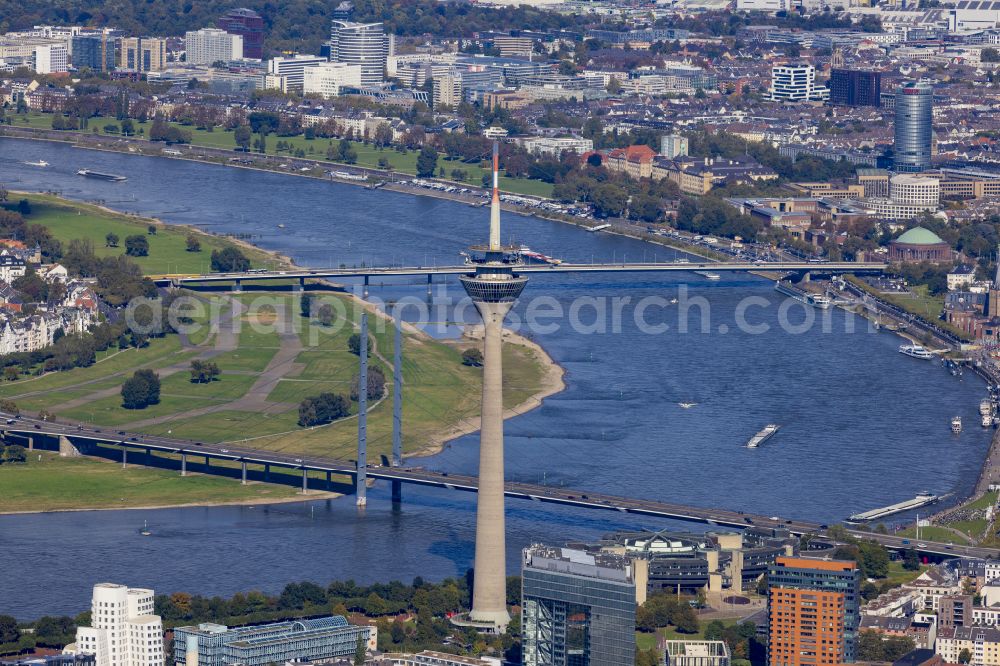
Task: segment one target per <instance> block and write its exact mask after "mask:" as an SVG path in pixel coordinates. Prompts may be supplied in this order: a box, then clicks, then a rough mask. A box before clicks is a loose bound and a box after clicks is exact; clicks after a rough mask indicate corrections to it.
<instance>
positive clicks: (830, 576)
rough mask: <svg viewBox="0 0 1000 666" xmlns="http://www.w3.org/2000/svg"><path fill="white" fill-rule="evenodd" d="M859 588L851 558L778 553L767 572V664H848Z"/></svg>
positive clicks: (852, 649)
mask: <svg viewBox="0 0 1000 666" xmlns="http://www.w3.org/2000/svg"><path fill="white" fill-rule="evenodd" d="M860 587H861V572H860V571H859V570H858V566H857V563H855V562H846V561H841V560H820V559H814V558H808V557H778V558H777V559H776V560H775V563H774V565H773V566H772V567H771V568H770V569H769V570H768V574H767V618H768V644H767V651H768V656H767V658H768V665H769V666H837V665H838V664H845V663H852V662H853V661H854V652H855V642H856V639H857V631H858V625H859V623H860V610H859V604H860V599H861V591H860Z"/></svg>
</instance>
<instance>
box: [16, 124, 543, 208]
mask: <svg viewBox="0 0 1000 666" xmlns="http://www.w3.org/2000/svg"><path fill="white" fill-rule="evenodd" d="M114 122H115V121H114V119H113V118H92V119H91V120H90V127H89V128H88V131H92V130H93V128H94V127H97V128H98V129H99V130H100V131H101V133H102V134H104V126H105V125H107V124H108V123H114ZM171 124H172V125H174V126H176V127H180V128H181V129H184V130H187V131H190V132H191V142H192V144H193V145H196V146H207V147H209V148H221V149H224V150H233V149H235V148H236V141H235V140H234V139H233V132H232V131H231V130H225V129H223V128H221V127H217V128H215V129H214V131H212V132H209V131H208V130H202V129H197V128H196V127H192V126H183V125H180V124H178V123H171ZM14 125H15V126H17V125H20V126H22V127H34V128H36V129H51V128H52V114H49V113H37V112H32V113H29V114H28V115H26V116H24V115H22V116H15V117H14ZM135 125H136V128H137V131H138V129H139V128H141V129H143V130H144V131H145V132H148V131H149V128H150V126H151V125H152V123H151V122H146V123H135ZM68 133H69V132H67V134H68ZM108 136H112V137H114V136H117V135H115V134H111V135H108ZM140 138H141V137H140ZM254 138H256V136H255V137H254ZM278 141H283V142H286V143H288V144H290V146H291V150H292V152H294V151H296V150H298V149H302V150H303V151H305V154H306V158H308V159H317V160H323V161H326V151H327V148H328V147H329V146H330V145H331V143H332V144H333V145H334V146H335V147H336V145H337V144H338V143H339V140H338V139H318V138H317V139H306V138H305V137H304V136H293V137H279V136H275V135H273V134H272V135H270V136H268V137H267V142H266V143H267V145H266V153H267V154H268V155H287V154H289V153H288V152H286V151H282V152H278V150H277V145H278ZM352 144H353V146H354V150H355V151H356V152H357V154H358V159H357V165H358V166H364V167H369V168H372V169H379V168H382V167H380V166H379V160H380V159H385V160H387V161H388V162H389V165H390V166H391V168H392V170H393V171H394V172H396V173H402V174H409V175H411V176H412V175H415V174H416V172H417V152H416V151H407V152H405V153H400V152H397V151H396V150H395V149H392V148H385V149H379V148H376V147H374V146H372V145H365V144H364V143H363V142H361V141H354V142H352ZM310 151H311V152H310ZM483 159H489V156H488V155H486V156H484V157H483ZM331 164H335V163H334V162H331ZM438 167H439V168H440V167H444V170H445V174H444V178H448V179H451V172H452V170H453V169H459V170H462V171H465V172H466V173H467V174H468V176H467V178H466V180H465V181H464V182H466V183H469V184H471V185H475V186H479V185H481V183H482V178H483V176H484V175H488V174H489V169H488V168H486V169H484V168H482V166H480V163H479V162H476V163H472V164H469V163H465V162H461V161H448V160H446V159H444V157H443V156H442V157H440V158H439V159H438ZM500 188H501V189H503V190H504V191H507V192H514V193H517V194H527V195H534V196H541V197H550V196H552V184H551V183H546V182H543V181H540V180H532V179H529V178H508V177H507V176H501V177H500Z"/></svg>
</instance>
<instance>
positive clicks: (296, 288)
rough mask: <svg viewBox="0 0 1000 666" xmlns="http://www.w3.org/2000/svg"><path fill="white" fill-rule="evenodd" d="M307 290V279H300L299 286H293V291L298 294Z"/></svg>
mask: <svg viewBox="0 0 1000 666" xmlns="http://www.w3.org/2000/svg"><path fill="white" fill-rule="evenodd" d="M305 288H306V279H305V278H304V277H300V278H299V281H298V284H293V285H292V291H294V292H296V293H299V292H301V291H303V290H304V289H305Z"/></svg>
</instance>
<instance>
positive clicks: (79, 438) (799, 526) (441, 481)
mask: <svg viewBox="0 0 1000 666" xmlns="http://www.w3.org/2000/svg"><path fill="white" fill-rule="evenodd" d="M0 421H3V424H2V425H0V435H3V436H7V435H17V436H20V437H30V436H37V435H47V436H54V437H58V436H60V435H62V436H65V437H67V438H68V439H69V440H70V441H71V442H74V443H76V444H80V443H86V442H90V443H101V444H105V445H112V446H123V447H126V448H127V449H129V450H135V449H140V450H148V451H156V452H161V453H168V454H172V455H177V456H183V457H187V456H197V457H205V458H208V459H212V460H229V461H233V462H236V463H245V464H246V465H258V466H268V467H279V468H285V469H289V470H295V471H296V472H301V473H302V474H303V477H304V479H305V474H306V473H308V472H323V473H328V475H329V474H339V475H349V476H352V477H353V476H355V475H356V473H357V470H356V463H355V461H353V460H337V459H333V458H324V457H315V456H301V457H298V456H296V455H295V454H285V453H278V452H274V451H264V450H259V449H250V448H246V447H239V446H235V445H230V444H224V445H223V444H206V443H201V442H193V441H188V440H181V439H172V438H168V437H160V436H155V435H141V434H136V433H127V432H124V431H119V430H115V429H105V428H97V427H94V426H84V425H77V424H70V423H58V422H56V423H51V422H47V421H39V420H36V419H31V418H26V417H16V416H13V415H8V414H0ZM129 460H130V461H131V462H132V463H134V464H140V465H141V464H142V457H141V456H133V457H132V458H130V459H129ZM230 473H231V471H230ZM366 473H367V476H368V477H370V478H373V479H382V480H386V481H399V482H401V483H408V484H416V485H422V486H430V487H437V488H448V489H453V490H462V491H466V492H476V491H477V490H478V485H479V483H478V479H477V478H476V477H473V476H463V475H456V474H449V473H448V472H435V471H431V470H426V469H423V468H421V467H382V466H379V465H370V466H368V468H367V470H366ZM505 493H506V495H507V496H508V497H512V498H517V499H524V500H529V501H535V502H547V503H552V504H561V505H564V506H574V507H578V508H584V509H599V510H604V511H618V512H622V513H634V514H640V515H647V516H656V517H660V518H670V519H676V520H682V521H688V522H697V523H703V524H708V525H718V526H720V527H733V528H745V527H748V526H750V525H754V526H758V527H773V528H782V529H787V530H789V531H790V532H792V533H794V534H810V533H823V532H825V531H826V529H827V525H823V524H820V523H816V522H812V521H808V520H801V519H798V518H787V517H783V516H763V515H756V514H751V513H745V512H743V511H734V510H731V509H718V508H705V507H694V506H688V505H684V504H677V503H672V502H665V501H661V500H650V499H640V498H630V497H622V496H617V495H608V494H604V493H597V492H591V491H583V490H574V489H571V488H554V487H551V486H544V485H539V484H530V483H518V482H508V483H506V484H505ZM848 533H849V534H850V535H851V536H854V537H857V538H864V539H872V540H874V541H877V542H878V543H880V544H882V545H884V546H886V547H888V548H892V549H896V550H905V549H907V548H914V549H915V550H918V551H919V552H921V553H924V554H927V555H936V556H941V557H977V558H997V557H1000V549H996V548H980V547H975V546H960V545H953V544H947V543H938V542H933V541H926V540H922V541H919V542H917V541H916V540H915V539H909V540H908V539H905V538H904V537H899V536H894V535H888V534H876V533H872V532H867V531H863V530H856V529H852V530H848ZM907 541H909V543H907Z"/></svg>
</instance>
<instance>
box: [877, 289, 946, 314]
mask: <svg viewBox="0 0 1000 666" xmlns="http://www.w3.org/2000/svg"><path fill="white" fill-rule="evenodd" d="M910 291H912V292H913V294H912V295H903V294H880V296H881V297H882V298H884V299H885V300H887V301H889V302H890V303H892V304H893V305H896V306H898V307H901V308H903V309H904V310H906V311H907V312H912V313H913V314H915V315H918V316H920V317H923V318H924V319H927V320H928V321H933V322H936V321H937V320H938V319H939V318H940V317H941V312H942V310H944V297H943V296H931V295H930V294H929V293H927V286H926V285H922V284H920V285H913V286H911V287H910Z"/></svg>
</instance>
